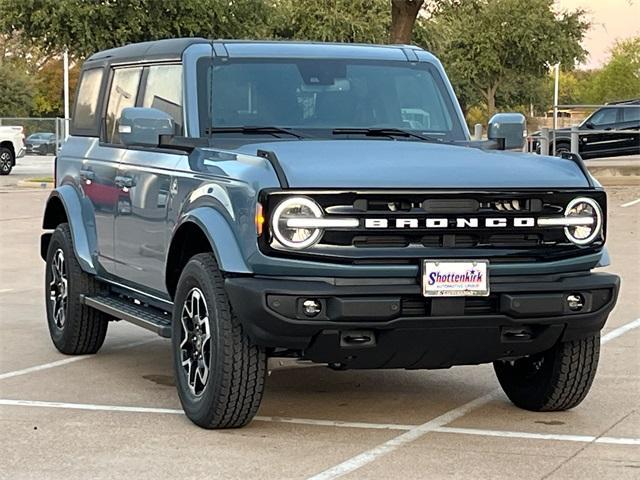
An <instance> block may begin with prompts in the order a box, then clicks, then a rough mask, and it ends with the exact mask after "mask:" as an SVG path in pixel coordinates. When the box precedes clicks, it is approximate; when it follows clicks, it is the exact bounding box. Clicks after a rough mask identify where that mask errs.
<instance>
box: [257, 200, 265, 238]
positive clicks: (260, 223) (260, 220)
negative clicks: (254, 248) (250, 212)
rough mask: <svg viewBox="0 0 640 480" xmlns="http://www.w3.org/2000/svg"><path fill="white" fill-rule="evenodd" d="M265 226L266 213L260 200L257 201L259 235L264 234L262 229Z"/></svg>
mask: <svg viewBox="0 0 640 480" xmlns="http://www.w3.org/2000/svg"><path fill="white" fill-rule="evenodd" d="M263 228H264V214H263V208H262V204H261V203H260V202H258V203H256V233H257V234H258V236H260V235H262V230H263Z"/></svg>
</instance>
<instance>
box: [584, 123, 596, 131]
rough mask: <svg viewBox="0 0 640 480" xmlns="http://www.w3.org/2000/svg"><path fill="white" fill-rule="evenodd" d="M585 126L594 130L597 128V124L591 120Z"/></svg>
mask: <svg viewBox="0 0 640 480" xmlns="http://www.w3.org/2000/svg"><path fill="white" fill-rule="evenodd" d="M584 126H585V127H587V128H588V129H589V130H593V129H594V128H596V126H595V125H594V124H593V123H591V122H587V123H585V124H584Z"/></svg>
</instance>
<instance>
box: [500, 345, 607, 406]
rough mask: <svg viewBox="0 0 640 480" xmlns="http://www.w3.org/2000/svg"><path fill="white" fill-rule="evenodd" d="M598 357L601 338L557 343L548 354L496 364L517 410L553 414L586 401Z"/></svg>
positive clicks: (505, 388)
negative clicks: (518, 408)
mask: <svg viewBox="0 0 640 480" xmlns="http://www.w3.org/2000/svg"><path fill="white" fill-rule="evenodd" d="M599 356H600V335H599V334H598V335H594V336H590V337H586V338H582V339H579V340H572V341H569V342H558V343H557V344H556V345H555V346H554V347H553V348H551V349H550V350H548V351H546V352H543V353H541V354H538V355H534V356H531V357H526V358H522V359H518V360H515V361H513V362H507V361H499V362H495V363H494V368H495V372H496V375H497V377H498V381H499V382H500V385H501V386H502V389H503V390H504V392H505V393H506V394H507V397H509V399H510V400H511V401H512V402H513V403H514V404H515V405H516V406H518V407H520V408H524V409H526V410H533V411H536V412H554V411H562V410H569V409H570V408H573V407H575V406H577V405H579V404H580V402H582V400H584V398H585V397H586V396H587V393H588V392H589V389H590V388H591V384H592V383H593V379H594V377H595V375H596V370H597V367H598V358H599ZM536 365H538V368H536Z"/></svg>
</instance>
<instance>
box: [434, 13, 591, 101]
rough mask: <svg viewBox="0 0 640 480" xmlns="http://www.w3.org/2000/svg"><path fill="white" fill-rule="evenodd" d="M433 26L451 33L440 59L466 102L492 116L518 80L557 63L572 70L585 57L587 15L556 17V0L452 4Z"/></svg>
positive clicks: (539, 74)
mask: <svg viewBox="0 0 640 480" xmlns="http://www.w3.org/2000/svg"><path fill="white" fill-rule="evenodd" d="M432 21H433V22H435V23H437V24H439V25H440V28H441V29H442V31H443V32H446V40H445V43H444V45H443V46H442V50H441V51H440V52H439V53H440V58H441V60H442V61H443V63H444V64H445V66H446V67H447V71H448V72H449V75H450V77H451V79H452V82H453V83H454V85H455V86H456V88H457V89H458V92H459V94H460V95H461V97H462V98H463V102H464V103H466V104H467V105H470V104H474V103H478V102H479V101H481V102H483V103H484V104H485V105H486V106H487V110H488V112H489V114H491V113H493V112H494V111H495V108H496V97H497V96H498V95H499V94H503V93H506V92H507V91H508V90H507V89H508V86H509V84H511V85H513V84H514V82H517V81H518V78H521V79H522V78H539V79H542V78H543V77H544V75H545V74H546V72H547V71H548V69H549V67H550V65H553V64H555V63H557V62H561V63H562V64H563V66H564V67H565V68H572V67H573V65H574V64H575V62H577V61H579V60H581V59H582V58H583V57H584V55H585V53H586V52H585V51H584V50H583V48H582V47H581V46H580V41H581V40H582V37H583V36H584V34H585V32H586V30H587V28H588V26H589V25H588V23H587V21H586V20H585V19H584V12H583V11H581V10H577V11H574V12H561V13H559V14H556V13H555V11H554V9H553V0H528V1H526V2H524V1H522V0H464V1H460V0H447V1H446V2H443V4H442V5H441V6H440V8H439V10H438V11H437V12H436V13H435V14H434V16H433V17H432ZM501 88H502V89H503V91H502V92H501V91H500V89H501Z"/></svg>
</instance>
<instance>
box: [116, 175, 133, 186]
mask: <svg viewBox="0 0 640 480" xmlns="http://www.w3.org/2000/svg"><path fill="white" fill-rule="evenodd" d="M115 184H116V187H118V188H133V187H135V186H136V181H135V179H134V178H133V177H127V176H120V175H118V176H117V177H116V179H115Z"/></svg>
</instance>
